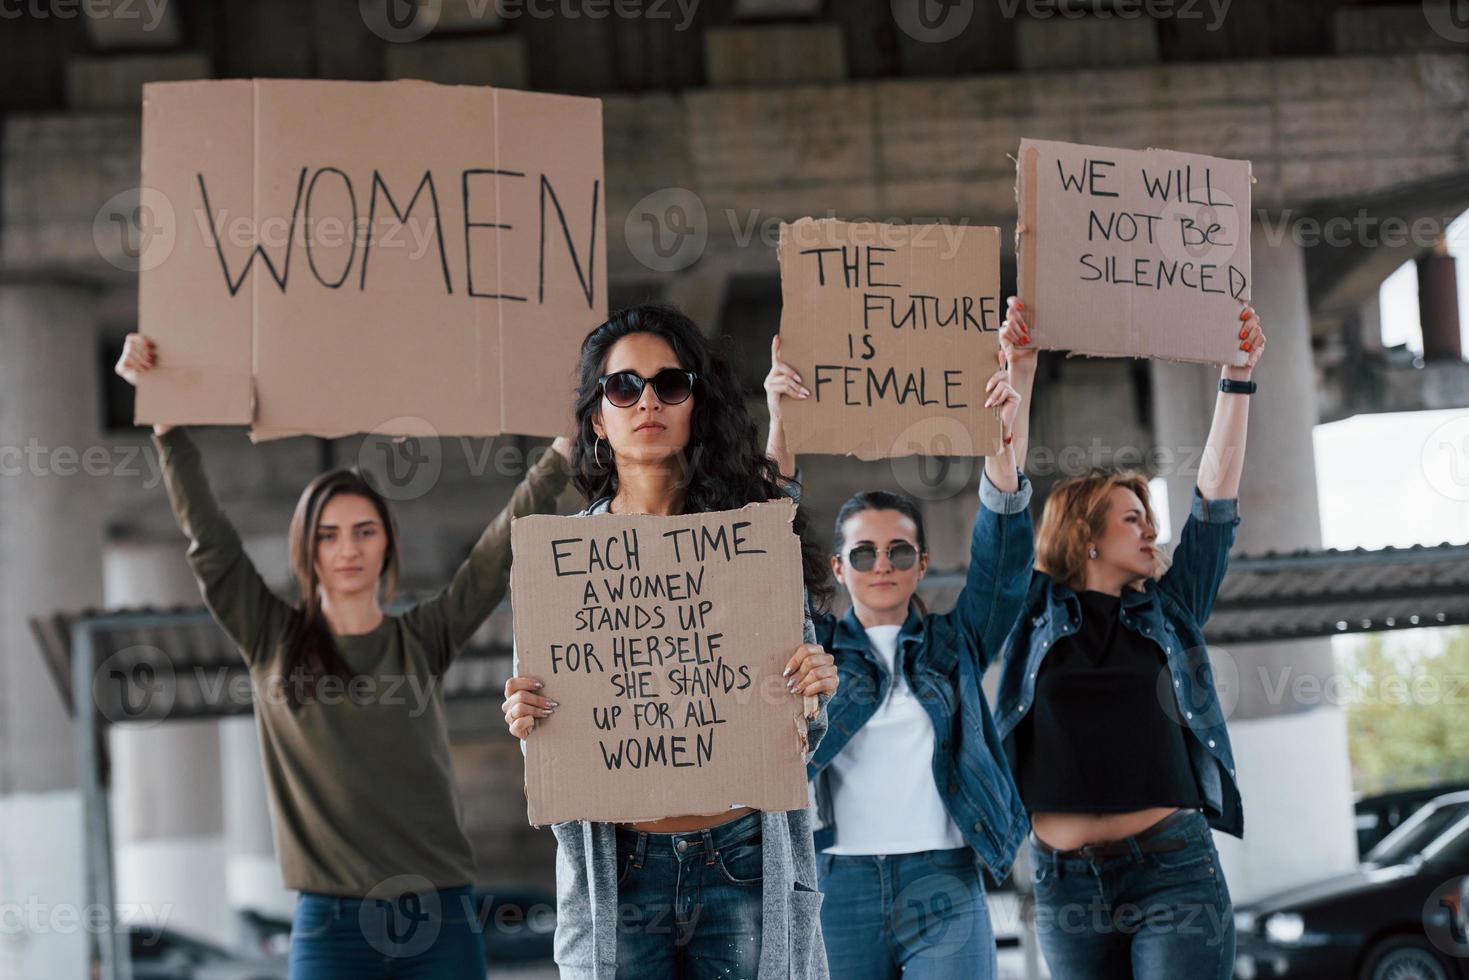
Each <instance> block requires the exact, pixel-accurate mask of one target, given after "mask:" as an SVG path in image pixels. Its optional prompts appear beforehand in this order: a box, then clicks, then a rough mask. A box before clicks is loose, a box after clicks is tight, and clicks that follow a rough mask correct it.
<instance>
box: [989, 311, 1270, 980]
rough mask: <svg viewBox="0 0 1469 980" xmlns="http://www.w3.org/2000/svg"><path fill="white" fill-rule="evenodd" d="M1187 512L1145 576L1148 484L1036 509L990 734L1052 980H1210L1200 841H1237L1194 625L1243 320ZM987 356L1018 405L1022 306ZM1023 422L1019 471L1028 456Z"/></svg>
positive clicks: (1226, 459) (1256, 332) (1261, 341)
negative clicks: (1026, 838) (1005, 365)
mask: <svg viewBox="0 0 1469 980" xmlns="http://www.w3.org/2000/svg"><path fill="white" fill-rule="evenodd" d="M1237 328H1238V331H1239V344H1240V349H1241V350H1243V351H1246V352H1248V361H1247V363H1246V364H1245V365H1244V366H1241V367H1225V368H1224V369H1223V379H1222V380H1221V382H1220V388H1221V391H1220V394H1219V395H1218V397H1217V401H1216V406H1215V410H1214V423H1213V427H1212V428H1211V430H1210V432H1209V441H1208V446H1207V447H1206V450H1205V453H1204V459H1203V462H1202V464H1201V466H1200V470H1199V479H1198V485H1197V487H1196V489H1195V492H1194V497H1193V507H1192V510H1191V513H1190V515H1189V518H1188V520H1187V521H1186V522H1185V524H1184V526H1183V531H1182V533H1181V534H1180V536H1179V540H1178V545H1177V547H1176V548H1175V549H1174V552H1173V561H1172V565H1171V567H1169V568H1168V569H1167V571H1166V572H1162V573H1161V574H1160V565H1159V556H1158V553H1157V551H1156V550H1155V548H1154V541H1155V539H1156V537H1157V531H1156V526H1155V524H1154V520H1153V512H1152V508H1151V507H1150V506H1149V501H1148V487H1147V481H1146V478H1144V477H1142V476H1140V475H1137V474H1129V473H1106V472H1094V473H1091V474H1089V475H1087V476H1083V477H1079V478H1075V479H1071V480H1067V481H1065V482H1063V483H1061V484H1060V485H1058V486H1057V487H1056V488H1055V489H1053V490H1052V491H1051V494H1050V496H1049V497H1048V499H1047V500H1046V507H1045V512H1044V514H1043V515H1042V518H1041V524H1040V529H1039V531H1038V534H1037V543H1036V558H1037V560H1036V574H1035V577H1034V579H1033V580H1032V581H1031V585H1030V592H1029V595H1028V596H1027V598H1026V615H1025V616H1024V617H1022V618H1021V620H1020V621H1019V623H1017V624H1016V628H1015V630H1014V632H1013V633H1011V635H1010V636H1009V638H1008V639H1007V641H1006V645H1005V659H1004V666H1003V669H1002V672H1001V677H1000V687H999V693H998V697H997V699H996V705H997V707H996V713H997V716H998V721H999V729H1000V734H1001V736H1002V737H1003V738H1004V739H1005V740H1006V749H1007V752H1008V753H1009V754H1010V758H1011V764H1012V768H1013V770H1014V772H1015V776H1016V781H1017V783H1018V784H1019V787H1020V793H1021V797H1022V798H1023V800H1024V802H1025V808H1026V810H1027V811H1028V812H1029V813H1030V817H1031V822H1032V824H1033V828H1034V832H1033V835H1032V838H1031V843H1030V853H1031V858H1032V861H1033V864H1034V868H1035V891H1036V928H1037V932H1038V933H1039V936H1040V942H1041V949H1042V950H1043V951H1044V953H1045V957H1046V962H1047V964H1048V965H1049V967H1050V970H1051V975H1052V976H1054V977H1057V978H1058V980H1076V978H1090V977H1096V978H1114V977H1127V976H1133V977H1142V978H1150V980H1151V978H1157V980H1165V978H1166V980H1172V978H1176V977H1189V978H1190V980H1195V978H1210V977H1217V978H1220V980H1227V978H1229V977H1230V976H1231V975H1232V974H1233V969H1234V917H1233V910H1232V907H1231V905H1230V900H1229V891H1228V889H1227V887H1226V886H1225V883H1224V878H1223V875H1222V873H1221V871H1220V867H1219V858H1218V855H1217V853H1216V852H1215V849H1214V843H1213V838H1212V837H1211V835H1210V828H1211V827H1212V828H1216V829H1219V830H1223V831H1225V832H1227V833H1231V834H1234V835H1236V836H1239V835H1240V834H1241V833H1242V831H1243V824H1242V821H1241V815H1240V797H1239V789H1238V787H1237V785H1236V782H1235V773H1234V757H1233V756H1232V755H1231V753H1230V748H1229V734H1228V732H1227V731H1226V729H1225V724H1224V721H1225V719H1224V714H1223V711H1222V710H1221V708H1220V703H1219V697H1218V694H1217V693H1216V691H1215V689H1214V684H1213V680H1212V678H1211V675H1210V670H1209V658H1208V651H1207V648H1206V646H1205V643H1204V636H1203V627H1204V624H1205V623H1206V622H1208V619H1209V613H1210V611H1211V609H1212V608H1213V605H1214V598H1215V596H1216V594H1217V593H1218V591H1219V585H1220V583H1221V582H1222V581H1223V579H1224V572H1225V569H1226V567H1227V565H1228V561H1229V549H1230V547H1231V546H1232V544H1233V543H1234V533H1235V526H1236V525H1237V524H1238V523H1239V518H1238V516H1237V513H1236V511H1237V500H1236V498H1237V497H1238V495H1239V480H1240V471H1241V469H1242V467H1243V463H1244V450H1245V430H1246V423H1247V420H1248V411H1249V397H1248V392H1249V391H1252V390H1253V385H1252V384H1251V383H1250V382H1249V379H1250V376H1251V374H1252V373H1253V371H1254V368H1255V365H1256V364H1257V363H1258V362H1259V360H1260V353H1261V351H1262V350H1263V348H1264V346H1265V337H1264V334H1263V333H1262V332H1261V328H1260V321H1259V319H1258V317H1256V316H1255V313H1254V311H1253V310H1251V309H1248V308H1246V309H1245V310H1244V311H1243V312H1242V313H1241V314H1240V319H1239V322H1238V324H1237ZM1001 340H1002V343H1004V344H1005V345H1006V346H1007V348H1009V349H1011V350H1012V358H1011V367H1012V371H1013V372H1014V376H1015V384H1016V386H1017V387H1018V388H1019V389H1020V391H1021V395H1022V397H1028V396H1029V394H1030V389H1031V385H1032V382H1033V380H1034V376H1035V363H1034V353H1033V352H1027V351H1026V348H1027V346H1028V344H1029V327H1028V326H1027V325H1026V321H1025V312H1024V305H1023V304H1021V303H1020V302H1018V301H1017V300H1015V299H1013V298H1012V299H1011V300H1010V309H1009V314H1008V316H1007V318H1006V323H1005V326H1004V328H1003V330H1002V332H1001ZM1025 429H1026V423H1025V420H1024V418H1023V417H1022V419H1021V420H1020V422H1019V423H1018V424H1017V430H1018V434H1017V436H1016V450H1015V451H1016V455H1017V456H1021V457H1022V458H1023V455H1024V451H1025Z"/></svg>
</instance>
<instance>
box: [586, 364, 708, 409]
mask: <svg viewBox="0 0 1469 980" xmlns="http://www.w3.org/2000/svg"><path fill="white" fill-rule="evenodd" d="M698 377H699V376H698V375H697V374H695V373H694V372H693V371H684V370H681V369H679V368H664V369H663V370H662V371H659V372H658V373H657V374H655V375H653V376H652V377H651V378H645V377H643V376H642V375H641V374H638V373H637V372H636V371H616V372H614V373H612V374H604V375H603V376H602V377H600V378H598V379H597V384H598V386H599V387H601V389H602V395H603V396H604V397H605V398H606V399H607V400H608V401H609V402H611V403H612V404H613V405H616V406H617V407H618V408H631V407H632V406H634V405H636V404H637V403H638V399H640V398H642V397H643V389H644V388H645V387H647V386H648V385H650V384H651V385H652V386H653V394H655V395H657V396H658V400H659V401H660V402H662V403H663V404H665V405H678V404H681V403H683V402H686V401H688V400H689V395H692V394H693V393H694V381H695V380H697V379H698Z"/></svg>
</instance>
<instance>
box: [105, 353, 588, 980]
mask: <svg viewBox="0 0 1469 980" xmlns="http://www.w3.org/2000/svg"><path fill="white" fill-rule="evenodd" d="M157 364H158V351H157V348H156V346H155V345H154V344H153V342H152V341H150V340H148V339H147V338H146V337H143V336H142V335H140V334H131V335H129V337H128V338H127V343H126V345H125V346H124V349H123V354H122V358H121V360H119V361H118V364H117V373H118V374H120V375H121V376H122V377H123V378H125V379H127V380H128V381H129V382H131V383H133V384H137V381H138V377H139V375H141V374H143V373H144V372H147V371H149V370H152V369H153V368H154V367H155V366H156V365H157ZM153 440H154V443H155V444H156V445H157V447H158V454H159V457H160V459H161V460H162V463H163V473H164V481H165V484H166V486H167V488H168V495H169V499H170V501H171V502H172V504H173V509H174V514H175V515H176V516H177V518H178V522H179V526H180V528H182V530H183V532H184V533H185V534H186V535H187V536H188V538H189V549H188V559H189V564H190V565H191V566H192V567H193V570H194V575H195V577H196V578H197V579H198V580H199V588H200V591H201V592H203V594H204V599H205V601H206V602H207V603H208V605H209V608H210V610H211V611H212V612H213V613H214V618H215V619H216V620H217V621H218V622H219V625H220V627H221V628H222V629H223V630H224V631H225V632H226V633H227V634H229V636H230V638H231V639H232V640H234V642H235V643H236V645H237V646H238V647H239V649H240V652H241V653H242V654H243V655H244V658H245V662H246V664H247V665H248V666H249V669H250V682H251V688H252V690H253V692H254V697H255V713H256V718H257V719H258V722H259V726H260V742H261V747H262V750H263V756H264V763H265V771H266V777H267V782H268V785H269V787H270V797H271V810H272V813H273V815H274V818H275V841H276V848H277V850H278V851H279V854H280V862H281V876H282V878H283V879H284V883H285V886H286V887H287V888H290V889H293V890H297V891H299V892H300V893H301V894H300V898H299V900H298V902H297V905H296V913H295V919H294V921H293V923H292V926H291V961H290V976H291V978H292V980H372V978H383V980H387V978H389V977H394V978H422V980H460V978H462V980H474V978H480V980H482V978H483V977H484V976H485V972H486V964H485V949H484V941H483V936H482V934H481V931H480V925H479V921H478V916H477V909H476V907H475V901H474V892H473V888H472V884H473V880H474V861H473V857H472V855H471V853H470V846H469V840H468V838H467V837H466V836H465V833H464V827H463V824H462V822H461V820H460V812H461V809H462V808H461V806H460V802H459V797H458V792H457V791H456V789H455V784H454V776H453V772H452V770H451V768H450V765H449V740H448V727H447V722H446V719H445V715H444V703H443V693H442V688H441V682H442V677H443V674H444V672H445V671H446V670H448V668H449V666H450V664H451V663H452V662H453V660H454V656H455V654H457V653H458V651H459V649H460V648H461V647H462V646H463V645H464V644H465V643H467V642H468V641H469V638H470V636H471V635H473V633H474V631H475V630H476V629H478V628H479V626H480V624H481V623H483V622H484V621H485V619H486V618H487V617H488V616H489V615H490V613H491V612H492V611H493V610H494V608H495V606H497V605H498V604H499V603H500V600H501V599H502V598H503V597H504V595H505V589H506V586H507V584H508V580H509V575H510V521H511V519H512V518H515V517H519V516H523V515H526V514H544V513H554V512H555V509H556V501H557V498H558V497H559V496H560V493H561V491H562V489H563V488H564V487H565V486H566V483H567V481H568V479H569V477H570V466H569V457H570V454H571V446H570V442H569V440H557V443H556V447H555V451H551V452H547V453H546V454H545V456H544V457H543V458H542V459H541V460H540V461H539V462H537V463H536V465H535V466H534V467H532V468H531V470H530V473H529V474H528V475H527V476H526V478H525V479H524V480H523V481H522V482H521V484H520V486H518V487H517V488H516V489H515V492H514V494H513V496H512V497H511V499H510V503H509V504H507V505H506V507H505V509H504V510H502V511H501V512H500V514H499V515H498V516H497V517H496V518H495V519H494V520H493V521H492V522H490V524H489V526H488V527H486V528H485V530H484V533H483V534H482V535H481V536H480V538H479V540H478V541H477V542H476V543H475V545H474V548H473V549H472V550H471V551H470V553H469V557H468V558H466V559H465V560H464V563H463V564H461V565H460V566H459V569H458V571H456V572H455V573H454V578H453V580H452V581H451V582H450V583H449V584H448V586H447V587H446V588H444V589H443V590H442V591H441V592H439V593H438V594H437V595H435V596H434V597H433V598H431V599H428V600H426V601H424V602H420V603H418V604H417V605H415V606H413V607H411V608H410V609H407V610H406V611H404V612H402V613H388V612H385V611H384V610H383V604H384V603H386V602H387V601H388V599H389V598H391V595H392V591H393V587H394V585H395V584H396V580H397V574H398V529H397V524H396V522H395V521H394V519H393V514H392V511H391V510H390V509H389V507H388V502H387V501H386V500H385V499H384V498H383V497H382V495H381V494H379V493H378V491H377V490H376V489H375V488H374V487H373V486H372V484H371V483H370V482H369V481H368V480H367V479H366V477H364V476H363V475H362V474H361V473H360V472H359V471H358V470H357V469H356V468H353V469H337V470H331V471H329V472H326V473H323V474H321V475H320V476H318V477H317V478H316V479H314V480H312V481H311V483H310V485H308V486H307V487H306V489H305V490H304V491H303V492H302V494H301V497H300V500H299V501H298V502H297V504H296V513H295V516H294V517H293V518H292V519H291V527H290V554H291V566H292V568H293V570H294V571H295V576H296V582H297V585H298V586H299V587H300V594H301V596H302V597H303V598H302V599H301V601H300V602H299V603H297V604H291V603H287V602H286V601H285V600H283V599H281V598H279V597H277V596H276V595H275V594H274V593H273V592H271V590H270V589H269V588H267V587H266V585H265V583H264V581H262V580H261V578H260V575H259V574H258V573H257V572H256V570H255V567H254V565H253V564H252V563H251V561H250V559H249V557H248V556H247V555H246V554H245V549H244V547H243V546H242V545H241V542H240V537H239V535H238V534H237V533H236V532H235V529H234V528H233V527H232V526H231V525H230V522H229V520H228V519H227V518H226V517H225V515H224V514H223V513H222V512H221V511H220V509H219V506H218V504H217V503H216V502H215V499H214V495H213V492H212V491H211V489H210V486H209V481H208V479H207V478H206V476H205V473H204V464H203V461H202V460H201V458H200V455H199V451H198V449H196V448H195V446H194V443H193V441H192V440H191V439H190V438H189V436H188V434H187V433H186V432H185V431H184V430H183V429H182V428H179V427H177V426H166V425H157V426H154V428H153Z"/></svg>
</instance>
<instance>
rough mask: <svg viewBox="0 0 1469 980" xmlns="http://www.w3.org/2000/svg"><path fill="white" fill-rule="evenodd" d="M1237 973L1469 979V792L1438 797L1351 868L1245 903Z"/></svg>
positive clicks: (1269, 978)
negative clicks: (1349, 871) (1353, 869)
mask: <svg viewBox="0 0 1469 980" xmlns="http://www.w3.org/2000/svg"><path fill="white" fill-rule="evenodd" d="M1235 925H1236V928H1237V932H1238V935H1239V950H1238V954H1237V956H1236V959H1235V977H1236V978H1237V980H1274V978H1277V977H1283V978H1291V980H1295V978H1323V980H1325V978H1330V980H1420V978H1421V980H1463V978H1469V792H1463V793H1449V794H1446V795H1444V796H1440V797H1438V798H1437V799H1434V800H1433V801H1431V802H1430V803H1428V804H1427V805H1425V806H1424V807H1422V808H1421V809H1420V810H1419V811H1418V812H1417V813H1415V814H1413V816H1411V817H1409V818H1408V819H1407V820H1406V821H1404V822H1403V824H1402V825H1401V826H1400V827H1398V828H1397V829H1396V830H1394V831H1393V832H1392V833H1390V834H1389V835H1388V836H1387V837H1385V838H1383V840H1382V842H1381V843H1379V844H1378V845H1377V846H1376V847H1375V848H1373V850H1372V851H1371V852H1370V853H1369V854H1368V855H1367V857H1366V859H1365V860H1364V861H1363V862H1362V865H1361V867H1359V868H1358V869H1357V870H1356V871H1355V872H1353V873H1351V874H1346V875H1340V876H1338V877H1335V878H1330V879H1327V880H1326V881H1322V882H1318V883H1316V884H1313V885H1306V886H1304V887H1301V888H1295V889H1292V890H1290V891H1286V892H1282V893H1280V894H1278V895H1274V896H1271V897H1270V898H1268V899H1265V900H1263V901H1260V902H1255V903H1252V904H1250V905H1248V906H1242V907H1239V908H1238V909H1237V910H1236V912H1235Z"/></svg>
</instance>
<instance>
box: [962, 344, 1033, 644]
mask: <svg viewBox="0 0 1469 980" xmlns="http://www.w3.org/2000/svg"><path fill="white" fill-rule="evenodd" d="M1008 377H1009V375H1008V374H1007V372H1005V371H1003V370H1002V371H997V372H995V374H994V376H993V377H991V378H990V380H989V382H988V384H987V385H986V391H987V392H989V397H988V399H987V400H986V402H985V404H986V406H989V407H995V408H998V409H999V410H1000V423H1001V431H1002V433H1003V434H1004V436H1005V438H1006V440H1007V442H1006V445H1005V449H1004V452H1002V453H1000V454H999V455H996V456H988V457H986V458H985V466H984V475H983V476H982V477H981V479H980V483H979V501H980V506H979V511H978V512H977V513H976V514H975V515H974V529H973V531H972V532H971V534H970V539H969V567H968V569H967V570H966V571H965V573H964V588H963V589H962V590H960V592H959V598H958V601H957V602H956V603H955V605H954V610H953V612H951V613H949V614H948V615H949V616H950V617H951V618H952V620H953V623H954V626H955V628H956V629H957V630H958V631H960V632H961V633H963V634H964V635H965V636H966V637H967V638H968V639H969V641H970V646H971V648H972V649H973V650H974V651H975V655H976V656H977V657H978V658H979V662H980V667H981V669H983V668H984V667H985V666H986V665H988V664H989V662H990V661H991V660H993V659H994V658H995V657H996V656H998V655H999V652H1000V645H1001V644H1002V643H1003V642H1004V639H1005V635H1006V634H1007V633H1009V631H1010V627H1011V626H1012V625H1014V622H1015V620H1016V618H1017V617H1018V616H1019V615H1020V609H1021V606H1022V605H1023V604H1024V601H1025V590H1026V587H1027V586H1028V585H1029V584H1030V570H1031V564H1032V560H1033V556H1034V550H1035V544H1034V535H1033V533H1032V529H1031V522H1030V510H1029V508H1030V494H1031V489H1030V481H1029V480H1027V479H1026V478H1025V476H1024V474H1022V473H1021V472H1020V471H1019V470H1018V469H1017V468H1016V466H1015V451H1014V450H1015V446H1014V438H1013V437H1014V425H1015V420H1016V418H1017V415H1018V413H1019V412H1020V411H1021V408H1020V394H1019V392H1017V391H1016V390H1015V388H1014V387H1013V386H1012V385H1011V384H1010V383H1009V380H1008Z"/></svg>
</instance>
